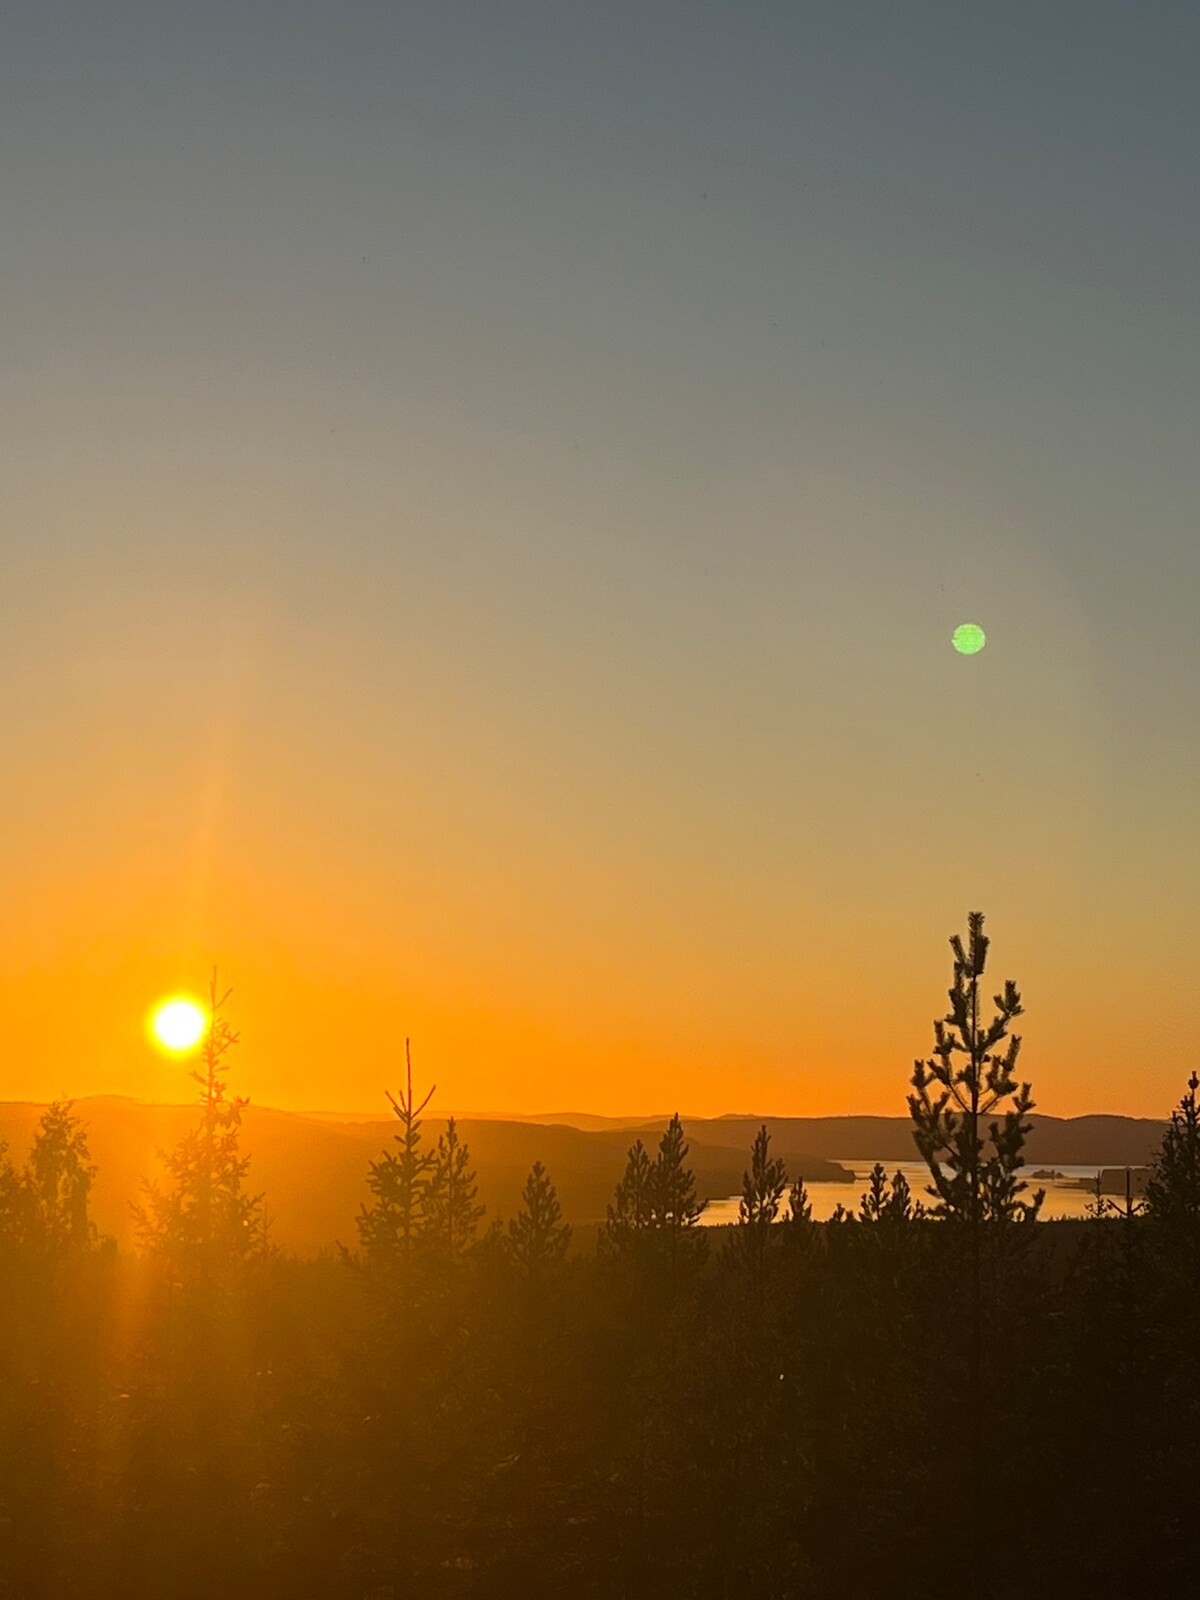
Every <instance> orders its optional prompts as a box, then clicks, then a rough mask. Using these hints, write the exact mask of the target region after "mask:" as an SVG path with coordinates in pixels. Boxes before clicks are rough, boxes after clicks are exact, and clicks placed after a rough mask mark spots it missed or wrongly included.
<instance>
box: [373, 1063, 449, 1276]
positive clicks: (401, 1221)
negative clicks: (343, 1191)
mask: <svg viewBox="0 0 1200 1600" xmlns="http://www.w3.org/2000/svg"><path fill="white" fill-rule="evenodd" d="M404 1070H405V1087H404V1088H403V1089H402V1090H401V1091H400V1093H399V1095H394V1094H392V1093H391V1092H390V1091H388V1099H389V1100H390V1101H391V1104H392V1110H393V1111H394V1112H395V1113H396V1116H397V1117H398V1118H399V1119H400V1132H399V1133H397V1135H396V1143H397V1145H398V1146H399V1148H398V1149H396V1150H385V1151H384V1152H383V1154H382V1155H381V1156H380V1158H379V1160H378V1161H372V1162H371V1164H370V1167H369V1168H368V1169H367V1188H368V1189H370V1191H371V1194H372V1195H373V1196H374V1199H373V1202H372V1204H371V1205H370V1206H366V1205H364V1206H363V1207H362V1208H361V1211H360V1214H359V1217H358V1237H359V1239H360V1240H361V1242H362V1246H363V1249H364V1251H365V1252H366V1256H367V1261H368V1263H369V1264H371V1265H372V1266H383V1267H389V1268H396V1267H399V1268H400V1269H401V1270H403V1269H405V1268H407V1267H408V1266H409V1265H410V1263H411V1261H412V1258H413V1255H414V1253H415V1251H416V1248H417V1244H418V1241H419V1239H420V1236H421V1233H422V1231H423V1229H424V1227H425V1225H426V1222H427V1215H426V1200H427V1198H428V1191H429V1183H430V1176H431V1173H432V1171H433V1166H434V1153H433V1151H431V1150H424V1149H422V1147H421V1113H422V1111H424V1109H425V1107H426V1106H427V1105H428V1104H429V1102H430V1101H431V1100H432V1099H433V1096H434V1093H435V1091H436V1089H437V1085H436V1084H434V1085H433V1087H432V1088H431V1089H430V1090H429V1093H428V1094H427V1095H426V1096H425V1098H424V1099H423V1100H422V1101H421V1103H420V1104H419V1105H418V1104H417V1102H416V1098H415V1096H414V1094H413V1086H412V1050H411V1049H410V1047H409V1041H408V1040H407V1039H405V1041H404Z"/></svg>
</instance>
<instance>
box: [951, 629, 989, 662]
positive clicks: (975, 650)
mask: <svg viewBox="0 0 1200 1600" xmlns="http://www.w3.org/2000/svg"><path fill="white" fill-rule="evenodd" d="M951 643H952V644H953V645H954V648H955V649H956V650H957V651H958V653H959V655H960V656H977V655H978V654H979V652H980V651H981V650H982V649H983V647H984V645H985V644H986V643H987V634H986V633H984V631H983V629H982V628H981V627H980V626H979V624H978V623H977V622H960V623H959V625H958V627H957V628H955V630H954V633H953V636H952V639H951Z"/></svg>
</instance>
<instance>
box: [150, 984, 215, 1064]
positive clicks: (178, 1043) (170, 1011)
mask: <svg viewBox="0 0 1200 1600" xmlns="http://www.w3.org/2000/svg"><path fill="white" fill-rule="evenodd" d="M207 1027H208V1016H207V1014H206V1013H205V1011H204V1009H203V1007H202V1006H199V1005H197V1003H196V1002H195V1001H194V1000H191V999H189V998H188V996H187V995H172V997H171V998H170V999H169V1000H160V1001H159V1003H158V1005H156V1006H155V1007H154V1009H153V1011H151V1013H150V1037H151V1038H152V1039H153V1040H154V1042H155V1044H156V1045H157V1046H158V1047H159V1049H160V1050H166V1051H168V1052H170V1054H172V1055H185V1054H186V1053H187V1052H188V1051H189V1050H194V1049H195V1047H196V1046H197V1045H198V1044H199V1043H200V1040H201V1039H202V1038H203V1037H204V1032H205V1029H206V1028H207Z"/></svg>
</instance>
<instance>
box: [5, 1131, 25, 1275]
mask: <svg viewBox="0 0 1200 1600" xmlns="http://www.w3.org/2000/svg"><path fill="white" fill-rule="evenodd" d="M27 1212H28V1195H27V1193H26V1190H25V1187H24V1185H23V1184H22V1182H21V1175H20V1173H19V1172H18V1171H17V1169H16V1168H15V1167H14V1166H13V1164H12V1162H11V1160H10V1159H9V1155H8V1145H7V1144H6V1143H5V1142H4V1141H3V1140H0V1248H4V1247H8V1248H10V1249H11V1248H13V1247H15V1246H16V1245H19V1244H21V1243H23V1242H24V1239H25V1235H26V1215H27Z"/></svg>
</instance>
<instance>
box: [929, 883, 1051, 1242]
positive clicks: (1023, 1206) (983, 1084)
mask: <svg viewBox="0 0 1200 1600" xmlns="http://www.w3.org/2000/svg"><path fill="white" fill-rule="evenodd" d="M967 921H968V929H969V933H968V946H967V949H965V950H964V948H963V943H962V940H961V939H960V938H959V937H958V935H957V934H956V935H955V936H954V937H953V938H952V939H951V940H950V945H951V948H952V950H953V951H954V985H953V987H952V988H951V990H950V1012H949V1015H948V1016H946V1017H942V1018H939V1019H938V1020H937V1021H936V1022H935V1023H934V1025H933V1027H934V1038H935V1043H934V1057H933V1059H931V1060H928V1061H918V1062H916V1063H915V1064H914V1066H913V1075H912V1087H913V1093H912V1094H910V1095H909V1097H908V1108H909V1111H910V1113H911V1114H912V1119H913V1123H914V1129H913V1137H914V1139H915V1140H916V1143H917V1148H918V1149H919V1150H920V1152H921V1155H922V1157H923V1158H924V1160H925V1162H926V1165H927V1166H928V1167H929V1172H930V1176H931V1178H932V1180H933V1188H932V1190H931V1191H930V1192H931V1193H932V1194H933V1196H934V1198H935V1201H936V1203H935V1205H934V1206H933V1209H932V1215H933V1216H935V1217H941V1218H945V1219H949V1220H953V1221H957V1222H966V1223H967V1224H969V1225H971V1226H972V1227H975V1226H977V1225H979V1224H981V1223H984V1222H1015V1221H1030V1222H1031V1221H1033V1220H1034V1218H1035V1217H1036V1216H1037V1214H1038V1211H1039V1210H1040V1208H1041V1204H1042V1201H1043V1199H1044V1198H1045V1196H1044V1193H1043V1191H1041V1190H1039V1191H1038V1193H1037V1194H1036V1195H1035V1196H1034V1198H1033V1200H1032V1201H1024V1200H1022V1199H1021V1198H1020V1196H1021V1194H1022V1193H1023V1191H1024V1190H1025V1188H1026V1185H1025V1184H1024V1183H1023V1182H1022V1181H1020V1180H1019V1179H1018V1178H1017V1173H1018V1171H1019V1170H1020V1167H1021V1165H1022V1163H1023V1161H1024V1146H1025V1139H1026V1136H1027V1135H1028V1133H1029V1127H1030V1125H1029V1123H1028V1122H1026V1120H1025V1119H1026V1117H1027V1116H1028V1114H1029V1113H1030V1111H1032V1110H1033V1096H1032V1091H1031V1089H1030V1086H1029V1084H1027V1083H1022V1084H1020V1085H1018V1083H1017V1080H1016V1077H1015V1075H1014V1074H1015V1069H1016V1063H1017V1056H1018V1053H1019V1052H1020V1048H1021V1041H1020V1039H1019V1038H1018V1037H1017V1036H1016V1035H1013V1036H1012V1037H1009V1024H1010V1023H1011V1022H1012V1021H1013V1020H1014V1019H1015V1018H1016V1017H1019V1016H1020V1015H1021V1014H1022V1007H1021V997H1020V994H1019V993H1018V992H1017V986H1016V984H1015V983H1013V981H1012V979H1011V978H1010V979H1009V980H1008V981H1007V983H1006V984H1005V986H1004V992H1003V994H998V995H996V996H995V997H994V1004H995V1006H996V1015H995V1016H994V1017H993V1019H992V1020H991V1022H988V1023H986V1024H985V1023H983V1022H981V1021H980V1017H979V980H980V978H981V977H982V976H983V971H984V967H985V965H986V962H987V951H988V944H989V942H990V941H989V940H988V939H987V938H986V937H985V936H984V932H983V913H982V912H981V911H972V912H971V913H970V916H969V917H968V919H967ZM1006 1038H1007V1039H1008V1046H1007V1048H1006V1050H1005V1051H1004V1053H1003V1054H999V1053H997V1050H996V1046H997V1045H999V1044H1000V1043H1001V1042H1002V1041H1003V1040H1005V1039H1006ZM958 1056H961V1057H962V1058H963V1060H962V1065H961V1066H960V1067H956V1064H955V1058H956V1057H958ZM1006 1100H1008V1101H1010V1104H1009V1105H1008V1106H1007V1107H1004V1102H1005V1101H1006ZM1002 1108H1003V1109H1002ZM996 1112H1002V1118H1001V1120H995V1119H993V1120H992V1122H991V1123H990V1124H989V1133H990V1138H991V1143H992V1153H991V1154H990V1155H987V1156H985V1155H984V1138H983V1132H982V1129H983V1126H984V1119H985V1118H987V1117H991V1116H992V1115H993V1113H996Z"/></svg>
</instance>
